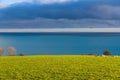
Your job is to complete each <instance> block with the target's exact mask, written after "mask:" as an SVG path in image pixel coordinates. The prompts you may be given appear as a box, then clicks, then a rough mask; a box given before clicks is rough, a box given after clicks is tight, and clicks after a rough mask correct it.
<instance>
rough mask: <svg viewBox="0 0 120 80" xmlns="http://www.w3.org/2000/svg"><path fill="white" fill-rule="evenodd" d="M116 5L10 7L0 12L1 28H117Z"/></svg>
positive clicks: (112, 0) (86, 0)
mask: <svg viewBox="0 0 120 80" xmlns="http://www.w3.org/2000/svg"><path fill="white" fill-rule="evenodd" d="M119 3H120V0H78V1H75V2H67V3H52V4H40V3H39V4H34V3H24V2H23V3H19V4H13V5H10V6H8V7H6V8H1V9H0V21H1V22H0V27H6V28H7V27H17V28H23V27H28V28H29V27H33V28H34V27H37V28H39V27H43V28H46V27H89V26H92V27H103V26H105V27H112V26H114V27H119V25H120V24H119V23H118V22H119V19H120V4H119ZM46 23H47V24H46ZM48 24H49V25H48Z"/></svg>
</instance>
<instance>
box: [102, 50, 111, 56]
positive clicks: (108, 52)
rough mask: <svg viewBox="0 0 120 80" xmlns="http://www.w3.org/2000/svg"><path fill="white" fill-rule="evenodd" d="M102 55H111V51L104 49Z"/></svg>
mask: <svg viewBox="0 0 120 80" xmlns="http://www.w3.org/2000/svg"><path fill="white" fill-rule="evenodd" d="M103 55H106V56H109V55H111V52H110V51H109V50H106V51H104V53H103Z"/></svg>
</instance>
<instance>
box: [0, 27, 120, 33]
mask: <svg viewBox="0 0 120 80" xmlns="http://www.w3.org/2000/svg"><path fill="white" fill-rule="evenodd" d="M16 32H19V33H29V32H32V33H36V32H53V33H54V32H55V33H57V32H105V33H109V32H115V33H117V32H120V28H29V29H27V28H23V29H21V28H20V29H16V28H15V29H0V33H16Z"/></svg>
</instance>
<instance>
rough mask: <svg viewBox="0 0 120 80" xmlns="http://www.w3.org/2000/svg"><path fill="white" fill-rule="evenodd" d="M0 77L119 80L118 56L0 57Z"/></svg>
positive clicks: (3, 79) (12, 79)
mask: <svg viewBox="0 0 120 80" xmlns="http://www.w3.org/2000/svg"><path fill="white" fill-rule="evenodd" d="M0 80H120V57H112V56H109V57H100V56H99V57H97V56H21V57H20V56H18V57H0Z"/></svg>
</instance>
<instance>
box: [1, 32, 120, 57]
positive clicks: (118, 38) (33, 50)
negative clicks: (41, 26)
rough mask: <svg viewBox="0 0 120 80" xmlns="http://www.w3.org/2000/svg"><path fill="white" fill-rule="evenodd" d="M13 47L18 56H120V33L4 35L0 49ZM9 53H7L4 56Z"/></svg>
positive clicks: (2, 35)
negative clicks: (105, 54) (103, 54)
mask: <svg viewBox="0 0 120 80" xmlns="http://www.w3.org/2000/svg"><path fill="white" fill-rule="evenodd" d="M10 46H13V47H15V48H16V49H17V54H19V53H24V54H25V55H39V54H81V53H82V54H83V53H85V54H88V53H96V54H102V53H103V51H104V50H110V51H111V52H112V54H113V55H120V33H2V34H0V47H2V48H4V50H6V48H7V47H10ZM6 54H7V52H6V51H5V53H4V55H6Z"/></svg>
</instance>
